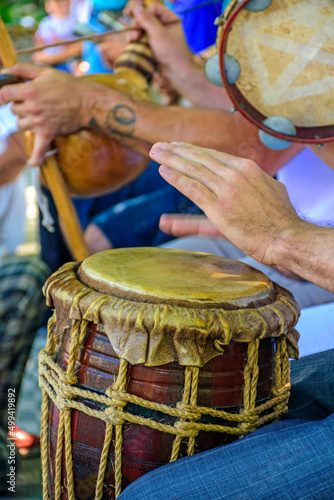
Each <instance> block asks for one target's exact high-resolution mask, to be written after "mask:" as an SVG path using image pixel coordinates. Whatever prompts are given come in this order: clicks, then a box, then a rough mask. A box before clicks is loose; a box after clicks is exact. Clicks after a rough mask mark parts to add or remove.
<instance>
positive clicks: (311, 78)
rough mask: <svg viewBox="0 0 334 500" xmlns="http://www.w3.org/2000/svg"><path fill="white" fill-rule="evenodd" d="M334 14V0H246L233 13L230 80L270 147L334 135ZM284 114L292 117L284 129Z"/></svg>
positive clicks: (238, 104) (227, 31)
mask: <svg viewBox="0 0 334 500" xmlns="http://www.w3.org/2000/svg"><path fill="white" fill-rule="evenodd" d="M333 19H334V2H333V0H321V2H319V1H316V0H314V1H312V0H243V1H241V2H240V1H239V2H238V3H237V5H236V7H235V9H234V10H233V11H232V13H231V14H230V16H229V17H228V19H227V22H226V24H225V25H224V28H223V29H222V32H221V37H220V48H219V55H220V59H219V61H220V69H221V73H222V80H223V83H224V86H225V87H226V90H227V92H228V94H229V97H230V98H231V100H232V102H233V105H234V107H235V109H237V110H238V111H240V112H241V113H242V114H243V115H244V116H245V117H246V118H247V119H249V120H250V121H251V122H252V123H254V124H255V125H256V126H257V127H258V128H259V129H261V131H262V132H261V134H260V136H261V140H263V141H264V143H265V144H266V145H268V147H272V146H273V147H274V149H281V148H284V147H286V146H287V145H288V143H290V142H302V143H318V144H319V143H324V142H329V141H333V140H334V112H333V102H334V36H333V33H334V24H333ZM238 66H239V68H240V71H239V75H238V71H237V69H238ZM231 74H232V76H231ZM277 117H281V118H283V119H286V120H287V121H286V123H285V125H284V124H283V128H282V127H281V125H280V126H279V127H278V130H277V127H276V125H275V126H272V124H273V122H276V121H277ZM269 119H270V120H269ZM267 120H269V121H267ZM287 124H288V128H287V129H286V125H287ZM289 124H292V125H293V127H294V129H291V127H290V126H289ZM268 135H269V136H273V137H274V138H277V139H280V140H281V142H277V141H271V140H269V138H268ZM282 140H283V141H284V142H282Z"/></svg>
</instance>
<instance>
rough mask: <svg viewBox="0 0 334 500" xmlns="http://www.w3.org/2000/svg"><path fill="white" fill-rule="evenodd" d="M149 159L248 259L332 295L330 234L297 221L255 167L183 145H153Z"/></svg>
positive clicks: (281, 189)
mask: <svg viewBox="0 0 334 500" xmlns="http://www.w3.org/2000/svg"><path fill="white" fill-rule="evenodd" d="M331 147H332V146H331ZM151 157H152V158H153V159H154V160H155V161H157V162H159V163H161V167H160V174H161V175H162V177H163V178H164V179H165V180H166V181H167V182H169V183H170V184H171V185H173V186H174V187H176V188H177V189H178V190H179V191H181V192H182V193H183V194H184V195H186V196H188V197H189V198H190V199H191V200H192V201H194V202H195V203H196V204H197V205H198V206H199V207H200V208H202V210H203V211H204V212H205V214H206V215H207V217H208V218H209V219H210V220H211V222H212V223H213V224H214V225H215V226H216V227H217V229H218V230H219V231H220V232H221V233H222V234H224V235H225V236H226V237H227V238H228V239H229V240H230V241H232V242H233V243H234V244H235V245H237V246H238V247H239V248H241V249H242V250H243V251H244V252H245V253H246V254H247V255H249V256H251V257H253V258H254V259H256V260H258V261H259V262H262V263H263V264H266V265H268V266H278V267H285V268H286V269H288V270H289V271H291V272H292V273H295V274H297V275H299V276H301V277H303V278H304V279H306V280H308V281H312V282H313V283H315V284H317V285H319V286H321V287H323V288H326V289H327V290H329V291H332V292H334V261H333V258H332V255H333V247H334V229H332V228H329V227H320V226H316V225H314V224H311V223H309V222H306V221H304V220H303V219H301V218H300V217H299V216H298V215H297V213H296V211H295V209H294V208H293V206H292V204H291V202H290V200H289V197H288V194H287V191H286V188H285V186H284V185H283V184H282V183H280V182H278V181H276V180H274V179H273V178H272V177H270V176H268V175H267V174H266V173H265V172H263V170H261V169H260V168H259V167H258V165H256V163H255V162H253V161H252V160H248V159H243V158H237V157H235V156H232V155H228V154H225V153H220V152H217V151H215V150H213V149H205V148H200V147H197V146H194V145H192V144H185V143H174V144H168V143H160V144H155V145H154V146H153V148H152V150H151Z"/></svg>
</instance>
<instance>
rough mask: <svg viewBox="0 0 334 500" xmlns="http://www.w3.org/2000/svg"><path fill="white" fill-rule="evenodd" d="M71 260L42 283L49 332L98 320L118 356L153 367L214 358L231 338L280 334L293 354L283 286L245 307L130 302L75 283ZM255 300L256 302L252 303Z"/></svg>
mask: <svg viewBox="0 0 334 500" xmlns="http://www.w3.org/2000/svg"><path fill="white" fill-rule="evenodd" d="M78 267H79V265H78V264H77V263H69V264H65V265H64V266H63V267H62V268H60V269H59V270H58V271H57V272H56V273H54V274H53V275H52V276H51V277H50V278H49V279H48V280H47V282H46V284H45V286H44V289H43V291H44V294H45V296H46V298H47V304H48V305H49V306H53V307H54V308H55V309H56V315H57V324H56V329H55V332H54V336H59V335H61V334H62V333H63V332H64V330H65V329H66V328H71V324H72V321H76V320H79V321H87V322H92V323H95V324H98V323H100V324H101V325H102V326H103V329H104V331H105V333H106V335H107V336H108V339H109V341H110V343H111V345H112V347H113V349H114V351H115V352H116V354H117V355H118V356H119V358H122V359H125V360H126V361H128V362H129V363H131V364H133V365H135V364H145V365H146V366H157V365H163V364H167V363H170V362H172V361H177V362H178V363H179V364H180V365H185V366H198V367H202V366H204V365H205V364H206V363H207V362H208V361H209V360H210V359H213V358H214V357H216V356H219V355H221V354H222V353H223V351H224V346H225V345H228V344H229V343H230V341H231V340H234V341H237V342H250V341H251V340H254V339H255V338H261V339H262V338H267V337H280V336H282V335H283V336H285V337H286V338H287V340H288V346H289V355H290V357H298V347H297V341H298V336H299V334H298V332H296V330H294V327H295V325H296V323H297V321H298V318H299V310H300V309H299V306H298V304H297V303H296V302H295V301H294V299H293V297H292V295H291V293H290V292H288V291H287V290H285V289H283V288H281V287H279V285H277V284H273V295H274V296H273V300H272V302H271V303H266V304H263V303H261V301H260V302H259V301H253V303H252V304H249V305H248V307H245V308H242V307H241V308H239V309H236V308H234V309H229V310H227V309H223V308H218V307H210V306H207V305H206V304H202V308H194V307H189V305H188V306H187V307H184V306H181V305H171V304H153V303H145V302H137V301H131V300H129V299H123V298H118V297H115V296H113V295H109V294H103V293H101V292H98V291H96V290H93V289H91V288H89V287H88V286H86V285H84V284H83V283H81V281H80V280H79V278H78V274H77V270H78ZM256 302H257V304H256Z"/></svg>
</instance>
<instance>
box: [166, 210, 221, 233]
mask: <svg viewBox="0 0 334 500" xmlns="http://www.w3.org/2000/svg"><path fill="white" fill-rule="evenodd" d="M159 226H160V229H161V231H163V232H164V233H166V234H172V235H173V236H176V237H181V236H193V235H198V236H212V237H218V236H219V237H222V236H223V235H222V234H221V232H220V231H219V229H217V227H216V226H215V225H214V224H212V222H211V221H210V219H208V218H207V217H206V215H195V214H163V215H162V216H161V218H160V224H159Z"/></svg>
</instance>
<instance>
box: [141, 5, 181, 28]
mask: <svg viewBox="0 0 334 500" xmlns="http://www.w3.org/2000/svg"><path fill="white" fill-rule="evenodd" d="M147 10H148V11H149V12H151V13H152V14H153V15H155V16H157V17H158V18H159V19H160V21H161V22H162V24H168V23H170V22H173V21H177V20H179V19H180V18H179V17H178V16H177V15H176V14H175V13H174V12H173V11H171V10H170V9H168V8H167V7H166V6H165V5H164V4H163V3H160V2H153V3H151V4H149V5H148V7H147Z"/></svg>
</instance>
